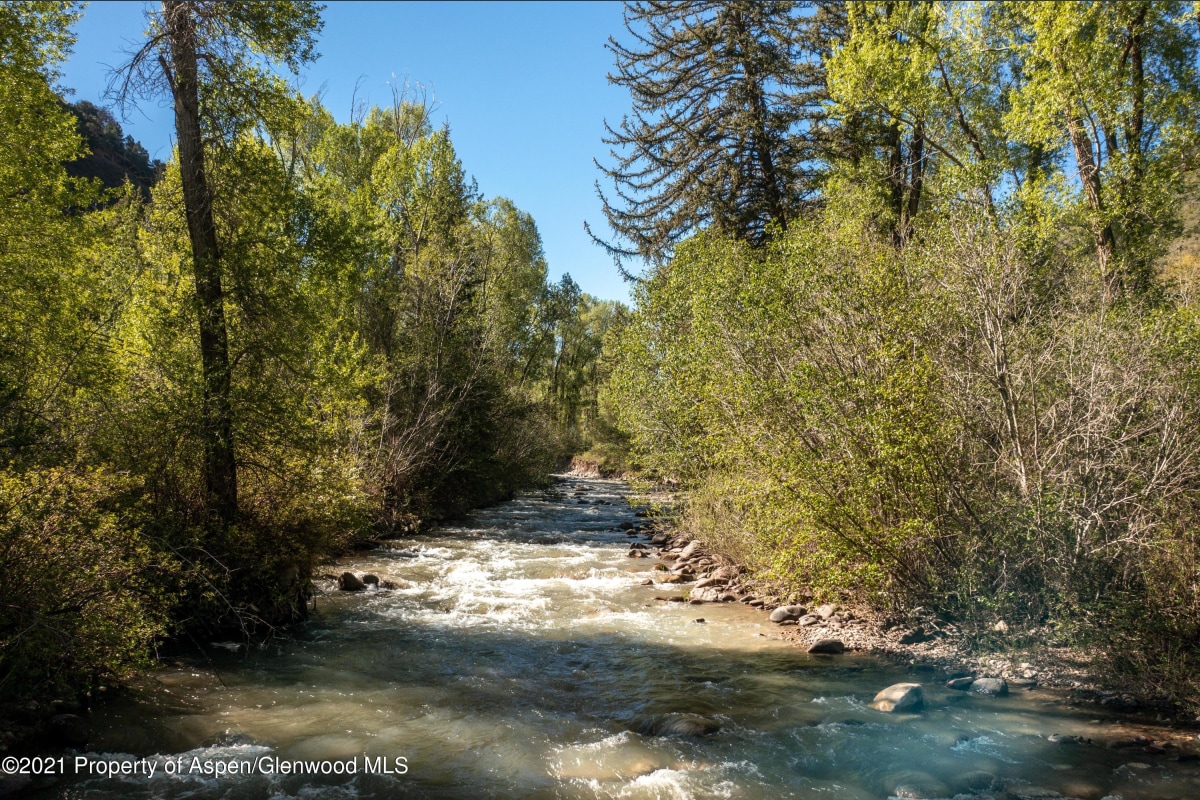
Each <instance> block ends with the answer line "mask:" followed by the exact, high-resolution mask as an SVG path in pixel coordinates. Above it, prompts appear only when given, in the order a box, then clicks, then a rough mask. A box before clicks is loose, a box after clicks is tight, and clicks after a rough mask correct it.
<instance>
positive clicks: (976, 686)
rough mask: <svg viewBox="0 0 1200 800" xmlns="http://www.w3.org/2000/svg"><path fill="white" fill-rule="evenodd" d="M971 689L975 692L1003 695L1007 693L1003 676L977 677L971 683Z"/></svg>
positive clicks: (994, 695)
mask: <svg viewBox="0 0 1200 800" xmlns="http://www.w3.org/2000/svg"><path fill="white" fill-rule="evenodd" d="M971 691H972V692H974V693H975V694H986V695H991V696H992V697H1003V696H1004V695H1006V694H1008V684H1007V683H1005V681H1004V678H977V679H976V680H974V681H973V682H972V683H971Z"/></svg>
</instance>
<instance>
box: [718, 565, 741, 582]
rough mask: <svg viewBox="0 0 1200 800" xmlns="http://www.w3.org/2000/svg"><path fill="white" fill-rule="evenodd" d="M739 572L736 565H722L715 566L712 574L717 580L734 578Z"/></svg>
mask: <svg viewBox="0 0 1200 800" xmlns="http://www.w3.org/2000/svg"><path fill="white" fill-rule="evenodd" d="M740 572H741V570H740V569H738V568H737V567H732V566H724V567H717V568H716V569H715V570H713V574H712V576H713V577H714V578H716V579H718V580H723V581H731V580H733V579H734V578H736V577H737V576H738V573H740Z"/></svg>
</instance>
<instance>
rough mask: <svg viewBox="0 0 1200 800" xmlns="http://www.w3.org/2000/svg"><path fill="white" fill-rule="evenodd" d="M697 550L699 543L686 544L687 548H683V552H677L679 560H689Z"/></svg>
mask: <svg viewBox="0 0 1200 800" xmlns="http://www.w3.org/2000/svg"><path fill="white" fill-rule="evenodd" d="M699 549H700V542H698V541H693V542H691V543H690V544H688V546H687V547H685V548H683V550H681V551H679V560H680V561H687V560H688V559H689V558H691V557H692V556H694V555H696V551H698V550H699Z"/></svg>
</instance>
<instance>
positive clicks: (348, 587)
mask: <svg viewBox="0 0 1200 800" xmlns="http://www.w3.org/2000/svg"><path fill="white" fill-rule="evenodd" d="M338 588H339V589H341V590H342V591H343V592H361V591H362V590H363V589H365V588H367V585H366V584H365V583H363V582H362V581H360V580H359V579H358V576H357V575H355V574H354V573H353V572H343V573H342V577H340V578H338Z"/></svg>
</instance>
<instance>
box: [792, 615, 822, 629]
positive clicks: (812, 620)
mask: <svg viewBox="0 0 1200 800" xmlns="http://www.w3.org/2000/svg"><path fill="white" fill-rule="evenodd" d="M821 621H822V620H821V618H820V617H818V616H817V615H816V614H805V615H804V616H803V617H801V618H800V619H798V620H796V624H797V625H805V626H807V625H816V624H817V623H818V622H821Z"/></svg>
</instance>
